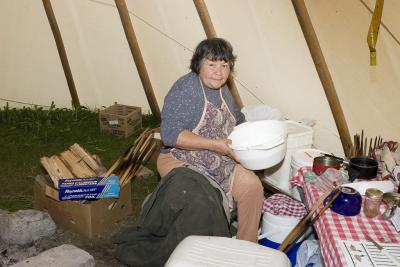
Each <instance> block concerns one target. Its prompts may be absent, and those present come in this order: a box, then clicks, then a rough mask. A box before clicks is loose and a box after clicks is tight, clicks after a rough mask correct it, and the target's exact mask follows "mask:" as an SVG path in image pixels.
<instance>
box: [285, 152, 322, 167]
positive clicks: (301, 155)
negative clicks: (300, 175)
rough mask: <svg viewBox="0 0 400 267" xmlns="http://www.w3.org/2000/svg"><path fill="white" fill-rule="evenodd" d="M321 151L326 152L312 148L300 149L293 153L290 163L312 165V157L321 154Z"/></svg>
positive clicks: (302, 165) (299, 165)
mask: <svg viewBox="0 0 400 267" xmlns="http://www.w3.org/2000/svg"><path fill="white" fill-rule="evenodd" d="M323 153H326V152H324V151H322V150H318V149H312V148H307V149H300V150H298V151H296V152H294V153H293V155H292V163H293V164H294V165H296V166H298V167H307V166H308V167H311V166H312V165H313V161H314V158H315V157H318V156H321V155H322V154H323Z"/></svg>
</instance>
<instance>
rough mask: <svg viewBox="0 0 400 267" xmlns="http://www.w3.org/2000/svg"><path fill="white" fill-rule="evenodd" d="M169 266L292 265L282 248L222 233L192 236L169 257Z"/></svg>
mask: <svg viewBox="0 0 400 267" xmlns="http://www.w3.org/2000/svg"><path fill="white" fill-rule="evenodd" d="M165 266H166V267H203V266H207V267H217V266H218V267H221V266H238V267H239V266H249V267H252V266H254V267H258V266H260V267H261V266H263V267H264V266H275V267H290V266H291V264H290V261H289V258H288V257H287V256H286V254H284V253H283V252H281V251H278V250H275V249H272V248H268V247H265V246H261V245H258V244H255V243H253V242H250V241H244V240H238V239H232V238H228V237H218V236H188V237H186V238H185V239H184V240H182V241H181V242H180V243H179V245H178V246H177V247H176V248H175V250H174V251H173V252H172V254H171V256H170V257H169V259H168V261H167V263H166V264H165Z"/></svg>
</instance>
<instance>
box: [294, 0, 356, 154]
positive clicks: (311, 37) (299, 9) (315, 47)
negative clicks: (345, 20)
mask: <svg viewBox="0 0 400 267" xmlns="http://www.w3.org/2000/svg"><path fill="white" fill-rule="evenodd" d="M292 4H293V7H294V10H295V12H296V15H297V19H298V20H299V23H300V26H301V29H302V31H303V34H304V38H305V40H306V42H307V45H308V48H309V50H310V53H311V57H312V59H313V61H314V64H315V67H316V69H317V72H318V76H319V78H320V80H321V83H322V86H323V88H324V91H325V95H326V98H327V100H328V103H329V106H330V108H331V111H332V115H333V118H334V120H335V123H336V127H337V129H338V132H339V136H340V140H341V142H342V147H343V151H344V153H345V155H346V156H348V155H349V154H350V151H349V147H351V146H350V145H351V137H350V133H349V129H348V127H347V123H346V118H345V116H344V113H343V110H342V106H341V105H340V101H339V98H338V96H337V94H336V89H335V85H334V84H333V80H332V77H331V75H330V72H329V69H328V66H327V65H326V62H325V58H324V55H323V53H322V50H321V47H320V45H319V42H318V38H317V35H316V33H315V31H314V27H313V25H312V22H311V19H310V16H309V14H308V12H307V7H306V5H305V3H304V0H292Z"/></svg>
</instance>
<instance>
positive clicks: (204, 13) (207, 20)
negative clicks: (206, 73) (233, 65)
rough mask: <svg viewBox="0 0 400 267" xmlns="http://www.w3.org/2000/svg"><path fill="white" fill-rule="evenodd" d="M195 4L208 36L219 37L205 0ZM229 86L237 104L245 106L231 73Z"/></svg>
mask: <svg viewBox="0 0 400 267" xmlns="http://www.w3.org/2000/svg"><path fill="white" fill-rule="evenodd" d="M193 2H194V5H195V6H196V10H197V13H199V17H200V20H201V24H202V25H203V28H204V31H205V32H206V36H207V37H208V38H211V37H217V33H216V32H215V29H214V26H213V24H212V21H211V17H210V14H209V13H208V9H207V6H206V4H205V3H204V0H193ZM227 84H228V87H229V89H230V91H231V94H232V96H233V99H234V100H235V102H236V105H237V106H238V107H239V108H242V107H243V102H242V99H241V98H240V95H239V92H238V89H237V87H236V84H235V81H234V80H233V78H232V75H229V78H228V82H227Z"/></svg>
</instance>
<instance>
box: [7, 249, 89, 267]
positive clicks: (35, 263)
mask: <svg viewBox="0 0 400 267" xmlns="http://www.w3.org/2000/svg"><path fill="white" fill-rule="evenodd" d="M94 265H95V261H94V258H93V256H92V255H90V254H89V253H87V252H86V251H84V250H82V249H80V248H77V247H75V246H73V245H66V244H64V245H61V246H59V247H55V248H52V249H49V250H46V251H44V252H42V253H40V254H39V255H37V256H35V257H31V258H28V259H25V260H23V261H21V262H18V263H17V264H14V265H11V266H12V267H43V266H52V267H93V266H94Z"/></svg>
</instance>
